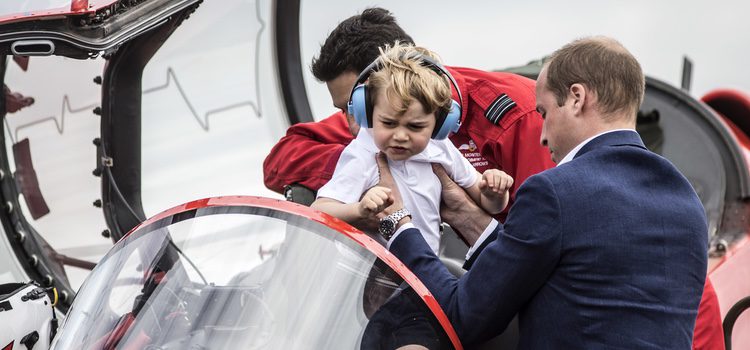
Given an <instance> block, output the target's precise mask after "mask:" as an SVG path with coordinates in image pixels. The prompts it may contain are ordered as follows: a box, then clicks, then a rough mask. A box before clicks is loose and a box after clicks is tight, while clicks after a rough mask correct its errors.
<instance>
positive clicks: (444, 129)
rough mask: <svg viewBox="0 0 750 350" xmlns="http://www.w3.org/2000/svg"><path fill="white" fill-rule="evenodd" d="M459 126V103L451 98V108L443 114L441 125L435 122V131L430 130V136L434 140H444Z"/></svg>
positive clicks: (456, 130)
mask: <svg viewBox="0 0 750 350" xmlns="http://www.w3.org/2000/svg"><path fill="white" fill-rule="evenodd" d="M438 126H439V128H438ZM460 127H461V105H459V104H458V102H456V100H451V110H450V112H448V115H446V116H445V119H444V120H443V123H442V124H441V125H437V124H435V131H433V132H432V138H433V139H435V140H445V139H446V138H447V137H448V136H449V135H450V134H452V133H455V132H458V128H460Z"/></svg>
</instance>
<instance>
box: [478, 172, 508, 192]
mask: <svg viewBox="0 0 750 350" xmlns="http://www.w3.org/2000/svg"><path fill="white" fill-rule="evenodd" d="M511 186H513V178H512V177H510V175H508V174H506V173H505V172H504V171H502V170H498V169H487V170H486V171H485V172H484V174H482V179H481V180H480V181H479V190H480V191H482V194H483V195H485V197H489V198H493V197H501V196H504V195H505V193H506V192H508V190H510V187H511Z"/></svg>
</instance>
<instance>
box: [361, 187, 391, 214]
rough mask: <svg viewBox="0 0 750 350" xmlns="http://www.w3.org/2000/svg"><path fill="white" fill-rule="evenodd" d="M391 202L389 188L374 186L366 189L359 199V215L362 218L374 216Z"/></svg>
mask: <svg viewBox="0 0 750 350" xmlns="http://www.w3.org/2000/svg"><path fill="white" fill-rule="evenodd" d="M392 203H393V198H391V190H390V189H389V188H386V187H381V186H375V187H373V188H371V189H369V190H367V192H366V193H365V194H364V195H363V196H362V199H361V200H360V201H359V215H360V216H361V217H362V218H366V217H371V216H374V215H375V214H377V213H379V212H381V211H383V209H385V208H388V206H389V205H391V204H392Z"/></svg>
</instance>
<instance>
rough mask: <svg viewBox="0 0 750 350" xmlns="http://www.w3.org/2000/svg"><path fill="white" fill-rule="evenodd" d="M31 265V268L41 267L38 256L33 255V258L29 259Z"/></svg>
mask: <svg viewBox="0 0 750 350" xmlns="http://www.w3.org/2000/svg"><path fill="white" fill-rule="evenodd" d="M29 264H31V267H36V266H37V265H39V257H37V256H36V254H32V255H31V258H30V259H29Z"/></svg>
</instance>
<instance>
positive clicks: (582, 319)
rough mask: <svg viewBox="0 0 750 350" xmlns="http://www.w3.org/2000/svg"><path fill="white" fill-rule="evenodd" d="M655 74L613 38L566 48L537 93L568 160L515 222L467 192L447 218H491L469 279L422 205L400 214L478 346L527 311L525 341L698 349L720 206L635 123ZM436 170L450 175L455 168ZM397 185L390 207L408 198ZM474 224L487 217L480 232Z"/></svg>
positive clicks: (521, 204)
mask: <svg viewBox="0 0 750 350" xmlns="http://www.w3.org/2000/svg"><path fill="white" fill-rule="evenodd" d="M644 85H645V84H644V76H643V73H642V71H641V67H640V65H639V63H638V62H637V61H636V59H635V58H634V57H633V56H632V55H631V54H630V53H629V52H628V51H627V50H626V49H625V48H624V47H623V46H622V45H620V44H619V43H618V42H616V41H614V40H612V39H609V38H602V37H596V38H587V39H581V40H577V41H574V42H572V43H570V44H568V45H566V46H565V47H563V48H561V49H560V50H558V51H557V52H555V54H554V55H553V56H552V58H551V59H550V61H549V62H548V63H547V64H546V65H545V67H544V69H543V70H542V72H541V74H540V76H539V80H538V82H537V87H536V99H537V110H538V111H539V112H540V114H541V115H542V117H543V118H544V126H543V130H542V136H541V143H542V145H544V146H546V147H548V148H549V150H550V153H551V155H552V158H553V160H554V161H555V162H556V163H558V165H557V167H555V168H552V169H549V170H546V171H544V172H542V173H539V174H537V175H534V176H532V177H530V178H528V180H526V182H525V183H524V184H523V185H522V186H521V187H520V188H519V190H518V192H517V197H516V202H515V204H514V205H513V207H512V208H511V210H510V213H509V215H508V217H507V221H506V223H505V224H504V225H501V224H498V223H497V222H495V221H493V220H492V219H491V218H489V217H488V216H487V215H486V214H484V213H482V212H481V210H480V209H479V208H477V207H476V206H472V204H471V203H470V201H467V200H464V201H463V202H460V203H458V202H455V201H453V203H452V208H453V211H452V212H451V213H450V214H449V215H448V214H445V215H444V219H447V220H446V221H448V222H449V223H450V222H451V221H453V222H456V221H463V225H458V226H460V227H461V228H462V229H463V230H464V232H463V233H464V234H466V235H472V233H473V234H474V237H475V238H476V236H477V235H478V233H479V232H481V231H482V229H483V228H485V225H486V224H487V223H489V225H488V226H487V227H486V229H485V230H484V233H483V234H482V235H481V236H480V237H479V238H478V241H477V242H476V243H475V244H474V246H473V248H472V250H474V251H473V254H472V253H470V254H472V257H471V259H470V260H469V261H468V262H467V263H468V264H469V265H471V268H470V269H469V271H468V272H467V273H466V274H465V275H464V276H462V277H461V278H459V279H456V278H455V277H454V276H453V275H452V274H451V273H450V272H448V270H447V269H446V268H445V266H444V265H443V264H441V263H440V260H439V259H438V258H437V257H436V256H435V255H434V254H433V253H432V251H431V250H430V248H429V246H428V245H427V244H426V243H425V241H424V239H423V238H422V236H421V235H420V234H419V232H418V231H417V229H415V228H414V227H413V225H411V223H410V217H408V216H407V217H404V218H403V219H400V220H399V221H398V222H397V223H396V226H397V230H396V232H395V234H394V235H393V237H391V239H390V241H389V249H390V250H391V252H392V253H394V254H395V255H396V256H398V257H399V258H400V259H401V260H402V261H403V262H404V263H405V264H406V265H407V266H408V267H409V268H410V269H411V270H412V271H413V272H414V273H415V274H416V275H417V276H418V277H419V278H420V279H421V280H422V282H424V284H425V285H426V286H427V288H428V289H429V290H430V291H431V292H432V293H433V295H434V296H435V297H436V299H437V300H438V302H439V303H440V305H441V306H442V308H443V310H444V311H445V312H446V314H447V315H448V317H449V318H450V320H451V322H452V324H453V326H454V327H455V329H456V331H457V333H458V335H459V337H460V338H461V340H462V342H463V343H464V344H465V345H466V346H467V347H471V346H472V345H473V344H477V343H481V342H483V341H485V340H487V339H489V338H491V337H493V336H494V335H497V334H499V333H500V332H502V331H503V329H505V327H506V326H507V324H508V322H509V321H510V320H511V318H512V317H513V315H515V314H516V313H518V314H519V328H520V343H519V348H521V349H601V348H607V349H644V348H649V349H690V345H691V340H692V335H693V327H694V323H695V319H696V314H697V310H698V303H699V301H700V298H701V293H702V290H703V285H704V280H705V278H706V263H707V245H708V243H707V237H708V233H707V224H706V217H705V213H704V209H703V207H702V205H701V202H700V200H699V199H698V196H697V195H696V194H695V191H694V190H693V188H692V187H691V185H690V184H689V183H688V181H687V179H685V177H684V176H683V175H682V174H680V172H679V171H678V170H677V169H676V168H675V167H674V166H673V165H672V164H671V163H670V162H669V161H668V160H666V159H665V158H662V157H661V156H659V155H657V154H655V153H652V152H650V151H649V150H648V149H646V147H644V145H643V142H642V141H641V138H640V137H639V135H638V134H637V133H636V132H635V123H636V114H637V111H638V108H639V106H640V104H641V102H642V100H643V93H644ZM381 168H382V170H381V173H383V174H386V175H384V177H387V176H388V175H387V174H388V169H387V165H383V164H382V162H381ZM436 174H437V175H438V177H440V178H441V180H445V181H444V183H449V181H447V180H446V178H447V177H446V176H445V172H444V171H442V169H436ZM448 192H449V191H448V190H446V189H445V188H444V199H445V200H446V201H447V202H451V201H452V200H451V199H450V198H449V197H450V195H451V194H450V193H448ZM392 194H393V197H394V198H393V200H394V206H392V207H391V208H392V209H389V211H395V209H399V207H400V206H403V204H401V201H400V198H399V195H398V190H397V189H396V188H393V191H392ZM448 204H449V205H450V204H451V203H448ZM406 209H407V210H408V209H409V208H406ZM399 216H400V215H399ZM448 216H450V217H448ZM471 225H474V226H475V227H477V228H478V229H476V230H473V231H474V232H466V231H467V227H469V226H471ZM469 241H470V242H473V241H474V239H470V240H469Z"/></svg>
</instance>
